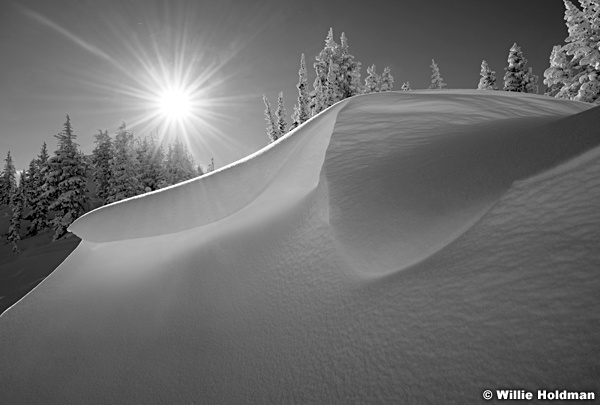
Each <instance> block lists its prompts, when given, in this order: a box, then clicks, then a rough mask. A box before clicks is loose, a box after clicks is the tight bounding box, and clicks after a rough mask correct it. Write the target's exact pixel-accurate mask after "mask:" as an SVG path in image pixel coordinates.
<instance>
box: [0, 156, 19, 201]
mask: <svg viewBox="0 0 600 405" xmlns="http://www.w3.org/2000/svg"><path fill="white" fill-rule="evenodd" d="M0 178H1V180H2V181H1V182H0V187H1V188H0V205H3V204H5V205H8V204H10V197H11V195H12V194H13V192H14V190H15V189H16V188H17V170H16V169H15V164H14V163H13V158H12V156H11V154H10V151H8V153H7V154H6V159H5V160H4V170H3V171H2V174H1V175H0Z"/></svg>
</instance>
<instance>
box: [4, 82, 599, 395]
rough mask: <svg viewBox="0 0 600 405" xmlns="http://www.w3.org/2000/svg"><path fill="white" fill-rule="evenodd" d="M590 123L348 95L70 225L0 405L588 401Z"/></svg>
mask: <svg viewBox="0 0 600 405" xmlns="http://www.w3.org/2000/svg"><path fill="white" fill-rule="evenodd" d="M482 93H485V94H482ZM591 107H592V106H591V105H588V104H584V103H579V102H576V101H567V100H560V99H555V98H549V97H544V96H538V95H532V94H522V93H509V92H481V91H477V90H452V91H438V92H431V91H411V92H386V93H377V94H367V95H361V96H357V97H353V98H350V99H346V100H343V101H341V102H339V103H337V104H335V105H334V106H332V107H330V108H328V109H327V110H326V111H324V112H323V113H321V114H319V115H318V116H316V117H313V118H312V119H310V120H309V121H307V122H306V123H304V124H302V125H301V126H299V127H298V128H296V129H295V130H293V131H291V132H290V133H288V134H287V135H286V136H284V137H282V138H281V139H279V140H277V141H276V142H274V143H272V144H270V145H269V146H267V147H266V148H265V149H263V150H261V151H259V152H257V153H255V154H254V155H252V156H250V157H248V158H246V159H244V160H242V161H240V162H237V163H235V164H232V165H230V166H228V167H224V168H222V169H220V170H217V171H215V172H212V173H209V174H207V175H204V176H202V177H201V178H198V179H194V180H190V181H188V182H186V183H183V184H181V185H177V186H173V187H170V188H167V189H165V190H160V191H157V192H154V193H152V194H149V195H145V196H141V197H136V198H132V199H129V200H125V201H121V202H118V203H115V204H112V205H109V206H105V207H102V208H100V209H98V210H95V211H93V212H91V213H88V214H87V215H85V216H83V217H81V218H80V219H78V220H77V221H76V222H75V223H73V224H72V225H71V228H70V229H71V231H72V232H74V233H75V234H77V235H78V236H80V237H81V238H82V239H83V241H82V242H81V244H80V245H79V246H78V247H77V249H76V250H75V251H74V252H73V253H72V254H71V256H69V257H68V258H67V259H66V260H65V261H64V262H63V263H62V264H61V266H59V268H58V269H57V270H56V271H54V273H53V274H52V275H51V276H50V277H48V278H47V279H46V280H45V281H44V282H43V283H41V284H40V285H39V286H38V287H37V288H36V289H35V290H33V291H32V292H31V293H30V294H28V295H27V296H26V297H24V298H23V299H22V300H21V301H20V302H19V303H17V304H16V305H15V306H13V307H12V308H11V309H9V310H8V311H7V312H5V313H4V314H3V315H2V316H1V317H0V364H2V367H0V381H1V382H2V384H1V385H2V389H1V390H0V403H10V404H19V403H23V404H28V403H42V402H43V403H219V404H226V403H230V404H239V403H256V404H267V403H270V404H283V403H315V404H338V403H339V404H348V403H458V404H463V403H475V402H478V401H481V400H482V399H481V393H482V392H483V390H485V389H492V390H493V389H495V388H514V389H528V390H535V389H550V388H551V389H552V390H554V389H559V390H562V389H571V390H577V391H590V390H593V391H595V392H596V394H597V395H598V393H599V392H600V391H599V389H600V385H599V381H600V380H599V378H598V377H600V355H599V352H598V342H600V327H599V326H598V325H600V295H599V294H598V290H600V275H599V274H598V268H599V267H600V249H598V244H599V242H600V209H599V202H598V201H600V199H599V198H600V148H599V147H598V145H599V144H600V133H598V130H597V128H599V125H600V111H599V110H598V109H593V108H591Z"/></svg>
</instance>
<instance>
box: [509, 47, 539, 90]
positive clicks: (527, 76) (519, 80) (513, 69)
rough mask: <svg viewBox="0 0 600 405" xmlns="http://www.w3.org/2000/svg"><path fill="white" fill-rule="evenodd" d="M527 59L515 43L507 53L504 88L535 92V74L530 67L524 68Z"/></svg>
mask: <svg viewBox="0 0 600 405" xmlns="http://www.w3.org/2000/svg"><path fill="white" fill-rule="evenodd" d="M525 65H527V59H525V57H524V56H523V52H522V51H521V48H520V47H519V46H518V45H517V44H516V43H515V44H514V45H513V46H512V47H511V48H510V51H509V53H508V67H506V68H504V70H506V73H505V74H504V90H506V91H516V92H521V93H537V90H538V88H537V85H536V82H537V76H535V75H534V74H533V72H532V70H531V68H529V69H527V70H526V68H525Z"/></svg>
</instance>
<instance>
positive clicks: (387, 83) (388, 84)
mask: <svg viewBox="0 0 600 405" xmlns="http://www.w3.org/2000/svg"><path fill="white" fill-rule="evenodd" d="M380 88H381V91H391V90H392V89H393V88H394V76H392V74H391V73H390V68H389V67H386V68H385V69H383V73H382V74H381V86H380Z"/></svg>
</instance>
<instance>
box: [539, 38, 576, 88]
mask: <svg viewBox="0 0 600 405" xmlns="http://www.w3.org/2000/svg"><path fill="white" fill-rule="evenodd" d="M573 73H574V69H573V66H572V64H571V62H569V61H568V60H567V54H566V53H565V51H564V49H563V47H562V46H560V45H555V46H554V47H553V48H552V52H551V53H550V67H549V68H548V69H546V70H545V71H544V84H545V85H546V86H548V88H547V90H546V92H545V95H547V96H550V97H559V98H571V96H570V95H569V94H571V95H572V96H573V97H574V96H575V95H576V94H577V92H576V91H574V90H573V91H571V90H570V88H569V87H570V86H565V84H566V83H569V82H571V75H572V74H573ZM577 84H579V82H577Z"/></svg>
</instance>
